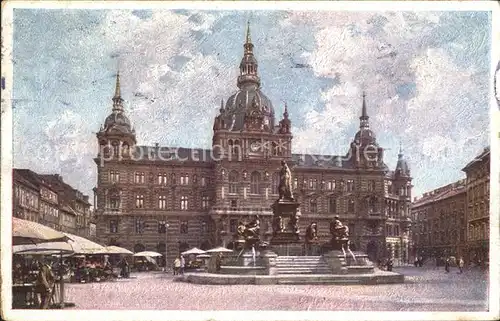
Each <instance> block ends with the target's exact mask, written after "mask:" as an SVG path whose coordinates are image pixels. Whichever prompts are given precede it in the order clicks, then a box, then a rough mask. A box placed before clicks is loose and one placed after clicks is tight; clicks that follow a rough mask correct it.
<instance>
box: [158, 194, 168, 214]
mask: <svg viewBox="0 0 500 321" xmlns="http://www.w3.org/2000/svg"><path fill="white" fill-rule="evenodd" d="M158 208H159V209H162V210H164V209H166V208H167V196H165V195H160V196H158Z"/></svg>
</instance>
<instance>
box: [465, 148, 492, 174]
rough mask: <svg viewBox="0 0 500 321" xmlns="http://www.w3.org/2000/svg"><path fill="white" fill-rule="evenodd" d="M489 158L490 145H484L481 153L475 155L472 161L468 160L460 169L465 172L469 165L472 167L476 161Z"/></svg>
mask: <svg viewBox="0 0 500 321" xmlns="http://www.w3.org/2000/svg"><path fill="white" fill-rule="evenodd" d="M489 158H490V147H489V146H488V147H486V148H484V149H483V151H482V152H481V154H479V155H478V156H476V157H475V158H474V159H473V160H472V161H470V162H469V163H468V164H467V165H465V167H464V168H462V171H464V172H466V171H468V170H469V169H470V168H471V167H473V166H474V165H475V164H477V163H478V162H479V163H480V162H484V161H486V159H489Z"/></svg>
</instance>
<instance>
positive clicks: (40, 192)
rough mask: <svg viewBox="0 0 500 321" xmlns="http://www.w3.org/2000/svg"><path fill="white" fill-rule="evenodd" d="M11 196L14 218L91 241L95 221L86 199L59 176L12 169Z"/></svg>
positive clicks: (94, 234) (93, 236)
mask: <svg viewBox="0 0 500 321" xmlns="http://www.w3.org/2000/svg"><path fill="white" fill-rule="evenodd" d="M13 194H14V197H13V216H14V217H18V218H21V219H25V220H29V221H33V222H37V223H40V224H43V225H46V226H49V227H51V228H53V229H56V230H58V231H63V232H68V233H71V234H76V235H79V236H82V237H86V238H95V236H96V233H95V230H96V228H95V221H94V218H93V217H92V212H91V211H90V206H91V204H90V203H89V199H88V196H86V195H83V194H82V193H81V192H80V191H78V190H76V189H74V188H73V187H71V186H70V185H68V184H66V183H65V182H64V181H63V179H62V177H61V176H59V175H44V174H38V173H35V172H34V171H31V170H29V169H14V170H13Z"/></svg>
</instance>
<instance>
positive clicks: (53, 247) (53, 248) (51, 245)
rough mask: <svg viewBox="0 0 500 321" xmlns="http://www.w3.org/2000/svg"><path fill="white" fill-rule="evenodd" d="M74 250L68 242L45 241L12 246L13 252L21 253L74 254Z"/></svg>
mask: <svg viewBox="0 0 500 321" xmlns="http://www.w3.org/2000/svg"><path fill="white" fill-rule="evenodd" d="M74 252H75V251H74V249H73V247H72V246H71V244H69V243H66V242H45V243H38V244H21V245H13V246H12V253H13V254H19V255H51V254H72V253H74Z"/></svg>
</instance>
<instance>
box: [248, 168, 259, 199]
mask: <svg viewBox="0 0 500 321" xmlns="http://www.w3.org/2000/svg"><path fill="white" fill-rule="evenodd" d="M250 193H251V194H259V193H260V173H259V172H253V173H252V176H251V178H250Z"/></svg>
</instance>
